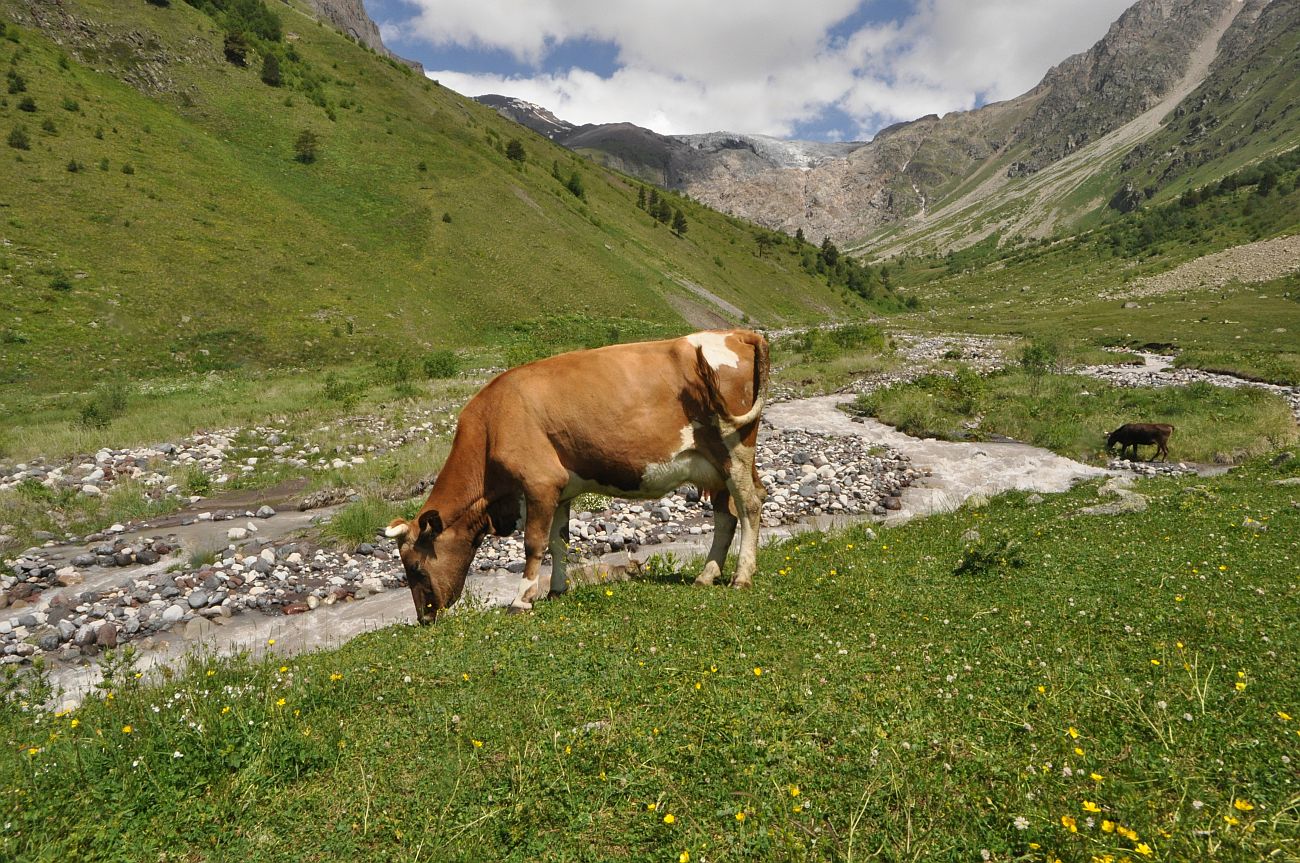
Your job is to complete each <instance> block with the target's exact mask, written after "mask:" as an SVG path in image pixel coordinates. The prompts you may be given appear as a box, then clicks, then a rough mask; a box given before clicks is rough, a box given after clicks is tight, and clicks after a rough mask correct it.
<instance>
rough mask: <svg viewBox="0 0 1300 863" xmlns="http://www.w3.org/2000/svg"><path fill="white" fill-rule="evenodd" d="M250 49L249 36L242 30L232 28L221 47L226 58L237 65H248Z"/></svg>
mask: <svg viewBox="0 0 1300 863" xmlns="http://www.w3.org/2000/svg"><path fill="white" fill-rule="evenodd" d="M248 49H249V44H248V36H246V35H245V34H244V33H243V31H241V30H232V31H230V32H229V33H227V34H226V39H225V42H223V43H222V47H221V50H222V51H223V52H224V53H225V55H226V59H227V60H228V61H230V62H231V63H233V64H234V65H236V66H247V65H248Z"/></svg>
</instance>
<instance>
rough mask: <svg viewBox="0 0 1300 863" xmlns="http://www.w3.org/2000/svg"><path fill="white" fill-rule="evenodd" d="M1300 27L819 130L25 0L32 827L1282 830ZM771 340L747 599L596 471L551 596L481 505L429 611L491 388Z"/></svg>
mask: <svg viewBox="0 0 1300 863" xmlns="http://www.w3.org/2000/svg"><path fill="white" fill-rule="evenodd" d="M372 12H373V7H372ZM268 16H269V17H268ZM1298 28H1300V17H1298V16H1297V14H1296V6H1295V4H1290V3H1284V2H1281V0H1274V2H1272V3H1269V2H1265V0H1245V2H1228V0H1160V2H1156V0H1139V2H1138V3H1136V4H1135V5H1134V6H1133V7H1132V8H1130V9H1129V10H1128V11H1127V12H1125V13H1124V14H1123V15H1122V16H1121V17H1120V19H1119V20H1117V21H1116V22H1115V23H1114V24H1113V25H1112V27H1111V29H1110V31H1109V32H1108V33H1107V35H1106V36H1105V38H1104V39H1102V40H1101V41H1100V42H1098V43H1097V45H1096V46H1094V48H1093V49H1091V50H1089V51H1086V52H1084V53H1082V54H1077V55H1075V56H1073V57H1069V58H1065V59H1064V60H1062V61H1061V62H1060V63H1059V64H1058V65H1057V66H1056V67H1054V68H1053V69H1052V70H1050V71H1049V72H1048V73H1047V75H1046V76H1045V77H1044V78H1043V80H1042V83H1040V84H1039V85H1038V86H1037V87H1036V88H1034V89H1033V90H1031V91H1029V92H1027V93H1025V94H1023V95H1022V96H1019V97H1017V98H1014V99H1011V100H1008V101H1005V102H996V103H991V104H987V105H984V106H983V107H980V108H978V109H975V110H972V111H968V112H954V113H952V114H948V115H945V116H942V117H940V116H935V115H931V116H928V117H922V118H920V119H917V120H915V121H913V122H908V123H901V124H897V125H896V126H893V127H889V128H886V129H883V130H881V131H880V132H879V133H878V134H877V135H876V136H875V137H874V138H873V139H872V140H871V141H860V142H842V143H824V142H788V141H782V140H778V139H776V138H770V137H765V136H758V135H745V134H741V133H732V132H725V131H717V132H708V133H700V134H694V135H682V136H663V135H658V134H657V133H654V132H652V131H651V130H646V129H640V128H638V127H634V126H630V125H629V124H620V123H610V124H606V125H596V126H582V127H577V126H574V125H573V124H571V123H567V122H566V121H564V120H563V119H562V118H560V117H557V116H556V115H555V114H552V113H550V112H549V111H547V110H545V109H544V108H539V106H536V105H530V104H528V103H523V102H521V101H519V100H514V99H510V98H507V97H500V98H486V97H485V98H483V99H481V100H479V101H475V100H472V99H467V98H465V97H464V96H462V95H460V94H458V93H455V92H453V91H451V90H449V89H448V88H446V87H444V86H443V85H442V84H440V83H439V82H437V81H434V80H431V79H430V78H428V77H426V76H425V75H424V74H422V66H421V65H420V63H419V62H417V61H413V60H406V59H403V57H401V56H399V55H398V54H397V53H394V52H392V51H390V50H389V49H388V47H386V46H385V44H384V38H387V34H388V32H389V31H388V30H387V29H385V28H381V27H380V26H379V25H377V24H376V23H375V22H374V21H373V20H371V18H370V17H369V16H368V15H367V9H366V6H365V5H363V4H362V3H361V2H360V0H286V2H279V0H276V2H274V3H272V2H266V3H263V2H262V0H147V2H146V0H139V2H135V0H132V2H129V3H118V2H109V0H54V2H38V0H0V64H2V65H5V67H6V70H7V77H6V82H7V85H6V89H7V93H4V94H3V95H0V139H5V140H6V143H7V146H4V147H3V148H0V149H2V150H3V152H0V317H2V318H3V319H2V320H0V561H2V564H3V565H2V566H0V740H3V741H4V742H5V743H6V747H5V751H4V752H3V753H0V797H3V799H4V800H5V801H6V812H7V815H6V818H5V819H3V822H4V823H3V824H0V857H3V858H4V859H15V860H50V861H53V860H64V859H77V860H88V861H89V860H105V861H110V860H112V861H116V860H123V859H158V860H195V861H198V860H203V861H208V860H211V861H218V860H232V859H252V860H268V861H278V860H284V861H290V860H293V861H297V860H303V859H315V860H373V859H402V860H418V859H428V858H429V857H436V858H437V859H448V860H465V861H475V860H482V859H487V858H491V859H500V860H521V861H522V860H556V861H560V860H565V861H574V860H593V861H594V860H607V859H627V860H638V861H639V860H646V861H651V860H655V861H658V860H666V859H676V860H678V861H679V863H689V861H690V860H695V861H711V863H712V861H742V860H744V861H748V860H774V861H776V860H782V861H784V860H795V859H799V860H818V861H850V860H853V859H860V858H863V857H867V856H874V857H879V858H881V859H897V860H905V859H907V860H911V859H947V858H949V857H951V858H953V859H958V858H960V859H963V860H964V859H976V858H977V857H978V858H979V859H983V860H998V861H1056V863H1063V861H1064V863H1074V861H1082V863H1097V861H1104V863H1122V861H1130V863H1131V861H1133V860H1138V859H1153V860H1169V861H1180V860H1192V859H1197V860H1199V859H1205V860H1223V861H1238V860H1240V861H1247V860H1259V859H1291V858H1292V857H1295V856H1297V855H1298V854H1300V819H1298V818H1297V800H1298V799H1300V797H1298V796H1297V795H1298V794H1300V790H1298V788H1297V783H1298V782H1300V779H1298V777H1297V774H1296V771H1295V769H1294V768H1295V764H1296V759H1300V725H1298V724H1297V720H1296V719H1295V718H1293V717H1297V716H1300V704H1298V703H1297V693H1296V690H1295V686H1294V681H1293V679H1292V678H1293V676H1294V675H1293V674H1292V673H1291V671H1290V670H1291V669H1292V668H1294V667H1295V666H1296V663H1297V661H1300V656H1297V647H1296V645H1298V644H1300V639H1297V638H1296V637H1294V636H1295V633H1296V632H1297V627H1298V626H1300V618H1298V617H1297V607H1298V606H1297V603H1296V600H1297V598H1298V596H1297V592H1298V591H1300V584H1297V579H1296V573H1297V572H1300V563H1298V561H1300V540H1298V539H1297V537H1300V457H1297V456H1300V348H1297V341H1296V338H1297V333H1300V150H1297V149H1296V144H1297V143H1300V129H1297V127H1296V125H1295V124H1296V116H1293V111H1292V110H1291V108H1292V107H1293V106H1294V105H1295V104H1300V101H1297V99H1296V98H1295V97H1296V95H1297V94H1296V92H1295V89H1296V86H1297V85H1296V82H1297V81H1300V75H1296V74H1293V73H1294V72H1295V64H1296V59H1297V57H1298V56H1300V54H1297V53H1296V51H1295V46H1296V45H1297V41H1296V40H1297V38H1300V35H1298V34H1300V29H1298ZM381 33H382V34H385V35H384V36H383V38H381ZM268 58H273V59H268ZM431 68H434V67H431ZM272 71H273V72H274V74H272ZM515 120H518V122H515ZM521 124H522V125H521ZM5 136H7V138H5ZM678 217H680V220H679V218H678ZM796 230H798V231H799V232H800V233H799V235H798V236H794V233H795V231H796ZM732 327H746V328H752V329H755V330H758V331H760V332H762V333H764V334H765V335H766V337H767V338H768V340H769V341H770V344H771V361H772V378H771V384H770V395H771V399H770V401H769V403H768V404H767V406H766V408H765V411H764V414H763V419H762V424H761V426H760V432H759V437H758V445H757V450H756V467H757V472H758V475H759V478H760V480H761V481H762V483H763V485H764V487H765V488H766V489H767V495H768V496H767V498H766V501H765V503H764V504H763V507H762V514H761V522H762V534H761V535H762V541H763V544H762V547H761V548H760V552H759V570H758V574H757V576H756V577H755V585H754V589H753V590H749V591H738V590H730V589H724V588H722V587H716V588H705V587H696V586H693V585H692V584H691V581H692V580H693V579H694V577H695V575H696V573H697V572H698V569H699V566H700V556H701V555H702V554H704V553H705V552H706V551H707V549H708V546H709V545H710V542H711V539H712V533H713V530H714V527H713V513H712V504H711V502H710V501H709V500H708V499H707V498H706V499H703V500H702V499H701V495H700V493H699V491H698V490H697V489H695V488H694V487H691V486H686V487H683V488H682V489H679V490H678V491H677V492H674V493H673V494H671V495H668V496H667V497H664V498H662V499H659V500H653V501H624V500H619V499H614V498H610V497H606V496H604V495H599V494H584V495H582V496H581V497H579V498H577V499H576V500H575V501H574V506H573V508H572V513H571V519H570V523H569V525H568V528H569V539H568V543H569V545H568V554H569V560H570V570H569V572H570V579H571V589H570V590H569V591H568V592H567V593H566V594H564V595H562V596H558V597H555V598H553V599H551V600H549V601H545V602H538V603H537V604H536V606H535V607H534V609H533V610H532V611H531V612H529V613H526V614H519V615H507V614H506V613H504V611H503V607H504V606H506V605H508V604H509V602H510V600H511V599H513V598H514V597H515V596H516V595H517V593H518V586H519V579H520V573H521V572H522V571H523V569H524V552H523V540H522V534H520V533H519V532H516V533H514V534H513V535H508V536H500V537H496V536H492V537H489V538H488V539H487V541H486V542H484V544H483V545H482V547H481V548H479V550H478V552H477V554H476V556H475V557H474V559H473V561H472V563H471V564H470V575H469V579H468V582H467V586H466V591H465V595H464V597H463V598H462V599H461V600H460V601H459V602H458V603H457V604H456V605H455V606H454V607H453V608H452V609H450V610H449V611H448V612H447V613H445V614H444V615H443V617H442V618H441V619H440V620H439V621H438V622H437V623H436V624H435V625H433V626H430V627H416V626H412V625H410V624H411V623H413V622H414V620H415V617H414V610H413V608H412V604H411V592H410V590H408V587H407V584H406V572H405V570H404V568H403V566H402V565H401V561H400V559H399V556H398V547H397V545H396V544H395V542H394V541H393V540H392V539H390V538H388V537H386V536H385V535H384V533H383V526H384V525H385V524H387V523H388V522H389V521H390V520H391V519H393V518H395V517H401V518H404V519H405V518H411V517H412V516H414V515H415V513H416V512H417V510H418V508H419V507H420V505H421V503H422V502H423V501H424V499H425V497H426V496H427V494H428V492H429V489H430V487H431V486H432V483H433V481H434V479H435V478H436V476H437V475H438V472H439V471H440V469H441V467H442V464H443V462H444V460H445V459H446V457H447V453H448V452H449V450H450V447H451V441H452V436H453V435H454V433H455V430H456V427H457V426H456V423H457V419H458V417H459V415H460V412H461V409H462V408H463V407H464V405H465V404H466V402H467V401H468V400H469V399H470V398H471V397H472V396H473V395H474V394H475V393H476V392H478V391H479V390H480V389H481V388H482V387H484V386H485V385H486V384H488V382H489V381H491V380H492V379H493V378H494V376H495V375H497V374H498V373H500V372H501V371H503V370H504V369H507V368H510V367H513V366H517V365H521V364H524V363H527V362H531V361H533V360H536V359H540V358H543V357H546V356H550V355H553V354H557V353H562V352H565V351H571V350H581V349H588V348H597V347H601V346H605V345H610V344H616V343H621V342H629V341H639V340H649V339H659V338H670V337H675V336H678V335H682V334H685V333H688V332H691V331H693V330H695V329H699V328H732ZM591 385H592V386H593V387H594V388H597V389H598V388H599V387H601V386H606V385H607V383H606V382H604V381H592V382H591ZM591 421H592V422H597V423H610V422H618V421H619V418H615V417H603V416H599V417H592V418H591ZM1127 422H1159V423H1168V424H1171V425H1173V426H1174V432H1173V433H1172V436H1171V438H1170V441H1169V446H1170V451H1171V454H1170V458H1169V460H1168V461H1167V462H1164V461H1160V462H1147V461H1144V460H1140V459H1139V460H1129V459H1125V458H1122V457H1119V456H1117V455H1116V453H1115V452H1113V451H1111V450H1108V449H1107V447H1106V446H1105V443H1106V435H1107V433H1108V432H1109V431H1110V430H1112V429H1114V428H1117V427H1118V426H1120V425H1121V424H1123V423H1127ZM1151 452H1152V450H1151V449H1150V448H1147V449H1144V450H1142V452H1141V453H1140V456H1141V458H1146V457H1147V456H1149V455H1150V453H1151ZM548 568H549V559H548V560H547V561H546V562H545V563H544V568H543V572H545V571H546V570H547V569H548ZM728 578H729V573H728V572H724V574H723V577H722V578H721V579H720V581H723V582H725V581H727V580H728ZM88 814H91V815H94V816H96V817H87V815H88Z"/></svg>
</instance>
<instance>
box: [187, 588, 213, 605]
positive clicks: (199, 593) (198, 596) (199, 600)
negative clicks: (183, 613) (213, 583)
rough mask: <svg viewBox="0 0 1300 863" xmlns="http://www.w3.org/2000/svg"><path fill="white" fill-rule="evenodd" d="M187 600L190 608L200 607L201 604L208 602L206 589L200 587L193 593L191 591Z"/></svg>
mask: <svg viewBox="0 0 1300 863" xmlns="http://www.w3.org/2000/svg"><path fill="white" fill-rule="evenodd" d="M187 601H188V602H189V604H190V608H202V607H203V606H205V605H207V604H208V594H207V591H205V590H203V589H202V588H200V589H198V590H196V591H194V592H193V593H191V594H190V596H189V599H188V600H187Z"/></svg>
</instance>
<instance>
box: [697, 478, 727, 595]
mask: <svg viewBox="0 0 1300 863" xmlns="http://www.w3.org/2000/svg"><path fill="white" fill-rule="evenodd" d="M735 536H736V517H735V516H734V515H732V514H731V494H730V493H729V492H727V491H725V490H724V491H715V492H714V493H713V544H712V545H711V546H709V558H708V561H707V562H706V563H705V564H704V569H702V570H701V571H700V574H699V577H698V578H696V579H695V583H696V584H699V585H710V584H713V580H714V579H716V578H717V577H718V576H719V575H721V574H722V567H723V566H724V565H725V564H726V562H727V550H728V549H730V548H731V540H732V539H734V538H735Z"/></svg>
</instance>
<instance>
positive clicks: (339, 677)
mask: <svg viewBox="0 0 1300 863" xmlns="http://www.w3.org/2000/svg"><path fill="white" fill-rule="evenodd" d="M342 679H343V675H342V674H339V673H338V672H337V671H336V672H334V673H333V674H331V675H330V682H331V683H333V682H337V681H339V680H342Z"/></svg>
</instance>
